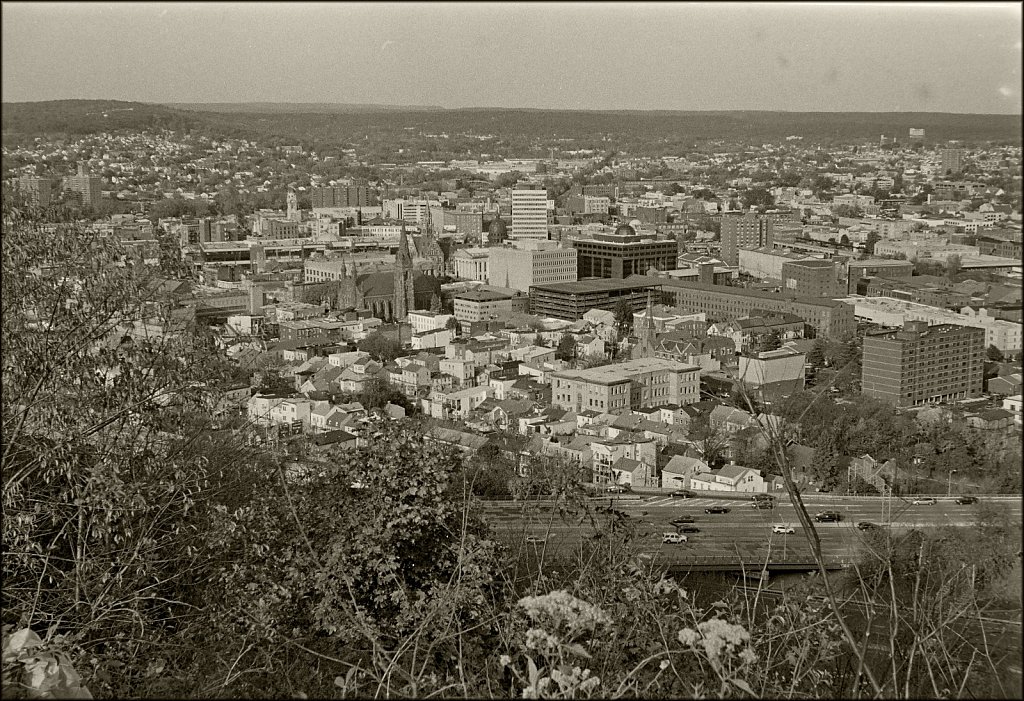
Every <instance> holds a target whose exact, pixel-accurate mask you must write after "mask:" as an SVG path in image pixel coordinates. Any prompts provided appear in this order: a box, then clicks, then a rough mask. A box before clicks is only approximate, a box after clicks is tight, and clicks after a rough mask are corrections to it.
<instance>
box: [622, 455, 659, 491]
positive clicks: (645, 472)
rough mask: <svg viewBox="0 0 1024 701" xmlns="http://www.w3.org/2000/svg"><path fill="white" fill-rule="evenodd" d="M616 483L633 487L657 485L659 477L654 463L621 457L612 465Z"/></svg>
mask: <svg viewBox="0 0 1024 701" xmlns="http://www.w3.org/2000/svg"><path fill="white" fill-rule="evenodd" d="M611 476H612V482H613V483H614V484H622V485H630V486H633V487H656V486H658V478H657V476H656V475H655V468H654V466H653V465H649V464H647V463H642V462H639V461H637V460H633V459H631V458H619V459H618V460H616V461H615V462H614V463H612V466H611Z"/></svg>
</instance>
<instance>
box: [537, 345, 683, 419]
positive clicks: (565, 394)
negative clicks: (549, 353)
mask: <svg viewBox="0 0 1024 701" xmlns="http://www.w3.org/2000/svg"><path fill="white" fill-rule="evenodd" d="M699 400H700V368H699V367H697V366H695V365H687V364H685V363H680V362H677V361H674V360H666V359H664V358H638V359H636V360H630V361H627V362H625V363H618V364H616V365H606V366H603V367H598V368H590V369H588V370H562V371H560V372H555V373H552V374H551V403H552V404H553V405H554V406H556V407H558V408H559V409H568V410H570V411H574V412H577V413H579V412H581V411H586V410H592V411H599V412H603V413H609V414H628V413H630V412H631V411H632V410H633V409H635V408H642V407H655V406H663V405H666V404H676V405H684V404H693V403H695V402H697V401H699Z"/></svg>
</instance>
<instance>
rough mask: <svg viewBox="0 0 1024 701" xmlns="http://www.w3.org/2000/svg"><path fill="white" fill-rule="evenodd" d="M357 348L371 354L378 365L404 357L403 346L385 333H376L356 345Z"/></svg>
mask: <svg viewBox="0 0 1024 701" xmlns="http://www.w3.org/2000/svg"><path fill="white" fill-rule="evenodd" d="M356 348H358V349H359V350H361V351H363V352H364V353H369V354H370V357H371V358H373V359H374V360H376V361H377V362H378V363H383V364H387V363H390V362H392V361H394V359H395V358H397V357H398V356H400V355H402V352H403V350H402V344H401V343H399V342H398V341H396V340H395V339H394V338H392V337H391V336H388V335H387V334H385V333H384V332H383V331H380V330H378V331H374V332H372V333H370V334H369V335H367V337H366V338H364V339H363V340H361V341H359V343H357V344H356Z"/></svg>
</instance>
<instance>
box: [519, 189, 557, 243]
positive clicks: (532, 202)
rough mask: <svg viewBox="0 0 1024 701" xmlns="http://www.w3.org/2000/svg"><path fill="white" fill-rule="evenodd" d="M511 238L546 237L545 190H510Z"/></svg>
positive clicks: (546, 195) (546, 196)
mask: <svg viewBox="0 0 1024 701" xmlns="http://www.w3.org/2000/svg"><path fill="white" fill-rule="evenodd" d="M510 238H511V239H513V240H517V241H518V240H521V239H543V240H547V238H548V192H547V190H513V191H512V232H511V236H510Z"/></svg>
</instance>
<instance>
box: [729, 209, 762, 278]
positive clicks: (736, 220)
mask: <svg viewBox="0 0 1024 701" xmlns="http://www.w3.org/2000/svg"><path fill="white" fill-rule="evenodd" d="M772 242H773V237H772V219H771V218H770V217H762V216H760V215H758V214H727V215H725V216H724V217H722V260H724V261H725V262H726V263H727V264H729V265H732V266H738V265H739V264H740V253H739V249H741V248H748V247H752V248H760V247H761V246H767V247H768V248H771V246H772Z"/></svg>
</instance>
